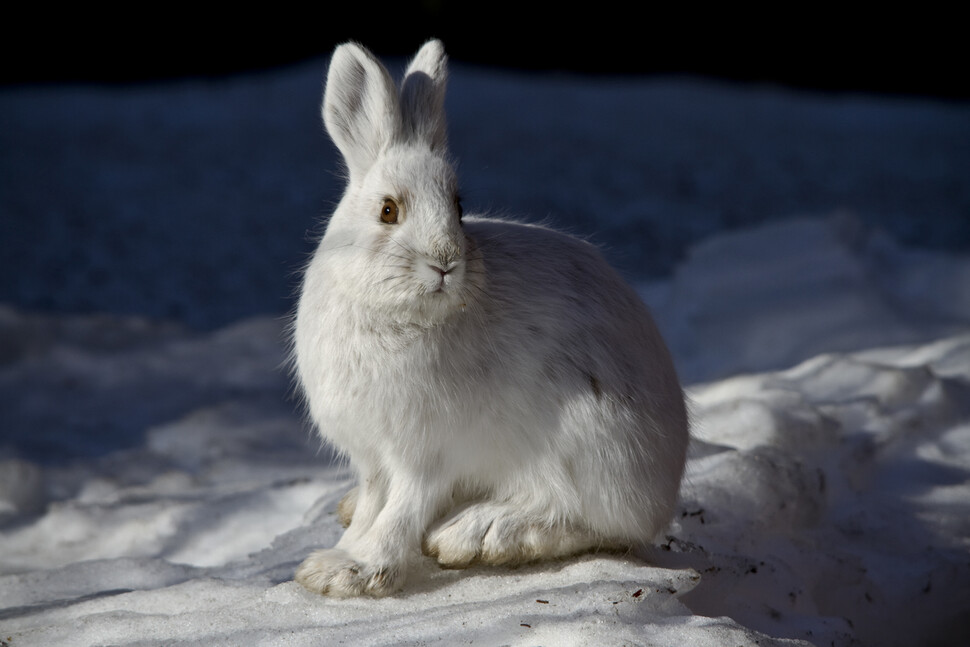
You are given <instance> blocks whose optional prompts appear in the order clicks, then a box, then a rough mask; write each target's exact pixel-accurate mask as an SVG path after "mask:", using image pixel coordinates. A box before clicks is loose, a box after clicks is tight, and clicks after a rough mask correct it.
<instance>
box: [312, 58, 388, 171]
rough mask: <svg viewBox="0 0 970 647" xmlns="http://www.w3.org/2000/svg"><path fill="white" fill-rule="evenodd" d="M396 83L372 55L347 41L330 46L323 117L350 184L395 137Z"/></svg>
mask: <svg viewBox="0 0 970 647" xmlns="http://www.w3.org/2000/svg"><path fill="white" fill-rule="evenodd" d="M400 114H401V110H400V108H399V107H398V98H397V88H396V87H395V85H394V81H392V80H391V77H390V75H389V74H388V72H387V69H385V68H384V66H383V65H381V63H380V61H378V60H377V59H376V58H375V57H374V55H373V54H371V53H370V52H369V51H367V50H366V49H364V48H363V47H361V46H359V45H357V44H356V43H346V44H344V45H341V46H340V47H338V48H337V49H336V51H334V53H333V58H331V60H330V71H329V72H328V74H327V89H326V91H325V92H324V95H323V122H324V124H326V126H327V132H328V133H330V137H331V138H332V139H333V143H334V144H336V145H337V148H338V149H339V150H340V153H341V154H342V155H343V156H344V161H346V163H347V169H348V170H349V171H350V181H351V183H354V182H357V181H359V179H360V178H361V177H363V175H364V174H365V173H366V172H367V171H368V169H370V167H371V166H372V165H373V164H374V161H375V160H376V159H377V156H378V154H380V152H381V149H383V148H384V147H385V146H387V144H388V143H390V142H391V140H393V139H395V138H397V137H399V136H400V131H401V116H400Z"/></svg>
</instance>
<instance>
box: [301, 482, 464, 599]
mask: <svg viewBox="0 0 970 647" xmlns="http://www.w3.org/2000/svg"><path fill="white" fill-rule="evenodd" d="M442 490H443V488H441V487H439V486H438V484H436V483H429V482H428V481H427V480H426V479H422V478H411V477H404V476H402V477H400V478H394V479H392V480H391V481H390V482H389V483H388V485H387V496H386V500H385V501H383V505H382V507H380V509H379V510H378V512H377V513H376V515H371V511H372V510H373V509H374V508H375V507H376V502H377V501H378V500H379V499H380V498H382V497H377V496H371V495H370V494H369V492H368V489H367V488H366V487H365V486H364V485H363V484H362V487H361V490H360V491H359V494H358V497H357V507H356V509H355V511H354V513H353V521H352V522H351V524H350V527H349V528H348V529H347V531H346V532H345V533H344V536H343V537H341V539H340V541H339V542H337V545H336V547H334V548H328V549H324V550H318V551H316V552H314V553H312V554H311V555H310V556H309V557H307V558H306V559H305V560H304V561H303V563H302V564H301V565H300V567H299V568H298V569H297V571H296V581H297V582H299V583H300V584H302V585H303V586H305V587H306V588H307V589H309V590H310V591H313V592H315V593H322V594H325V595H332V596H335V597H349V596H357V595H372V596H382V595H388V594H390V593H393V592H394V591H396V590H398V589H399V588H400V587H401V586H402V585H403V584H404V579H405V577H406V571H407V566H408V562H409V561H410V559H411V558H412V557H416V556H418V555H419V554H420V546H421V537H422V536H423V534H424V531H425V529H426V528H427V527H428V524H429V523H430V522H431V519H432V518H433V517H434V514H435V513H436V512H437V511H438V509H439V508H440V503H441V500H442V497H443V496H444V495H445V494H446V492H444V491H442ZM369 517H372V518H369ZM368 522H369V523H368Z"/></svg>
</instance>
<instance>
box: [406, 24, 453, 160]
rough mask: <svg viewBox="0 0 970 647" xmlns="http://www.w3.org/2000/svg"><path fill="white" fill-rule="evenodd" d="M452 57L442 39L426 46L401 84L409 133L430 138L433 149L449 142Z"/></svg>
mask: <svg viewBox="0 0 970 647" xmlns="http://www.w3.org/2000/svg"><path fill="white" fill-rule="evenodd" d="M447 83H448V56H447V55H446V54H445V48H444V45H442V44H441V41H439V40H429V41H428V42H427V43H425V44H424V45H422V47H421V49H420V50H418V53H417V54H415V56H414V58H413V59H412V60H411V63H410V65H408V69H407V72H406V73H405V75H404V81H403V83H402V84H401V113H402V117H403V119H404V127H405V131H406V133H407V134H408V135H409V136H411V137H414V138H419V139H425V140H427V141H428V142H429V143H430V145H431V147H432V149H439V148H440V149H444V148H446V147H447V145H448V127H447V122H446V120H445V86H446V85H447Z"/></svg>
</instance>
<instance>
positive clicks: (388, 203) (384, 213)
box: [381, 198, 400, 225]
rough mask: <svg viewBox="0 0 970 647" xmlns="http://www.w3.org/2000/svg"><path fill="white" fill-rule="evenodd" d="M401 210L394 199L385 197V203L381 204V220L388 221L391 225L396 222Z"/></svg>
mask: <svg viewBox="0 0 970 647" xmlns="http://www.w3.org/2000/svg"><path fill="white" fill-rule="evenodd" d="M399 211H400V208H399V207H398V206H397V203H396V202H394V200H391V199H390V198H384V204H383V206H381V222H386V223H387V224H389V225H393V224H396V223H397V216H398V212H399Z"/></svg>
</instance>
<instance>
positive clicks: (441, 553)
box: [423, 501, 612, 568]
mask: <svg viewBox="0 0 970 647" xmlns="http://www.w3.org/2000/svg"><path fill="white" fill-rule="evenodd" d="M550 517H551V515H548V514H542V513H541V512H540V511H527V510H526V509H525V508H524V507H523V506H521V505H518V504H515V503H503V502H493V501H485V502H478V503H472V504H469V505H467V506H465V507H464V508H461V509H459V510H458V511H456V512H455V513H453V514H451V515H449V516H448V517H445V518H444V519H442V520H441V521H439V522H438V523H436V524H435V525H434V526H433V527H432V528H431V530H430V531H429V532H428V535H427V536H426V537H425V540H424V546H423V547H424V551H425V553H427V554H428V555H429V556H431V557H434V558H435V559H437V560H438V563H439V564H441V565H442V566H446V567H449V568H462V567H465V566H468V565H469V564H471V563H473V562H482V563H486V564H508V565H512V564H521V563H524V562H531V561H535V560H541V559H554V558H557V557H567V556H569V555H575V554H578V553H583V552H586V551H589V550H595V549H599V548H608V547H612V546H611V545H608V544H607V543H606V542H603V541H602V540H601V539H600V538H598V537H597V536H595V535H594V534H593V533H591V532H589V531H588V530H585V529H584V528H582V527H579V526H577V525H574V524H570V523H569V522H561V521H555V520H553V519H551V518H550Z"/></svg>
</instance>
